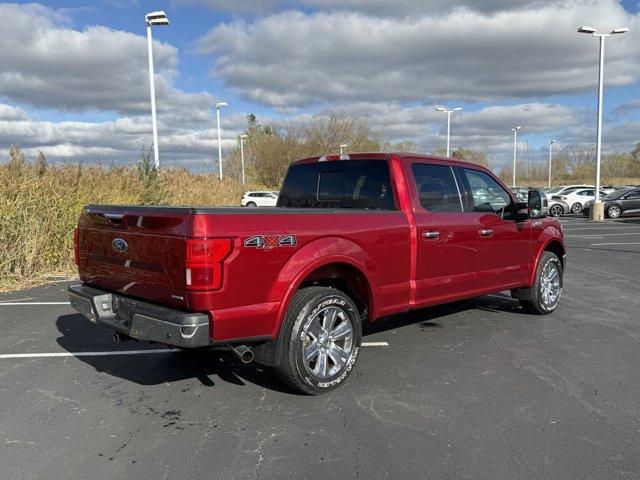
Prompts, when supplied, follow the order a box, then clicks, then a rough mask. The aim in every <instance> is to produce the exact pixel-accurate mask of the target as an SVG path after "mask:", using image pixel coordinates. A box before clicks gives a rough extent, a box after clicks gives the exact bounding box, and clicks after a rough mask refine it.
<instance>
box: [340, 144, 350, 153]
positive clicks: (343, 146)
mask: <svg viewBox="0 0 640 480" xmlns="http://www.w3.org/2000/svg"><path fill="white" fill-rule="evenodd" d="M348 146H349V144H348V143H343V144H342V145H340V155H344V149H345V148H347V147H348Z"/></svg>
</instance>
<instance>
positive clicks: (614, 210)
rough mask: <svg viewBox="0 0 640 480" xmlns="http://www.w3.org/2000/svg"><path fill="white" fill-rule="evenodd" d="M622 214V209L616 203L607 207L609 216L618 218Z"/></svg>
mask: <svg viewBox="0 0 640 480" xmlns="http://www.w3.org/2000/svg"><path fill="white" fill-rule="evenodd" d="M621 214H622V209H621V208H620V207H619V206H618V205H611V206H610V207H609V208H607V216H608V217H609V218H618V217H619V216H620V215H621Z"/></svg>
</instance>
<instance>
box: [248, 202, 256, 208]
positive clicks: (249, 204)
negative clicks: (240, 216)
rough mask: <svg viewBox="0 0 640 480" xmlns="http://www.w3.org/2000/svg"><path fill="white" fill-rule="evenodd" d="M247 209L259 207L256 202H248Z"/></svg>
mask: <svg viewBox="0 0 640 480" xmlns="http://www.w3.org/2000/svg"><path fill="white" fill-rule="evenodd" d="M246 206H247V207H257V206H258V205H256V204H255V202H248V203H247V205H246Z"/></svg>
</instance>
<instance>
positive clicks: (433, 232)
mask: <svg viewBox="0 0 640 480" xmlns="http://www.w3.org/2000/svg"><path fill="white" fill-rule="evenodd" d="M439 236H440V232H438V231H436V230H427V231H425V232H422V237H423V238H428V239H433V238H438V237H439Z"/></svg>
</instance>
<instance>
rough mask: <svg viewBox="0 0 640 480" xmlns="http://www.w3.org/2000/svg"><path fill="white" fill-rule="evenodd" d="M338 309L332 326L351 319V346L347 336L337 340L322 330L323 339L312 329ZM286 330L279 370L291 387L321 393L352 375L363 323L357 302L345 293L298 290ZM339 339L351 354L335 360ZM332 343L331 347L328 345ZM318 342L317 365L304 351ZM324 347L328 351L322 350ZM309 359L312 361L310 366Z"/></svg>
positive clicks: (315, 289)
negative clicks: (329, 313) (307, 358)
mask: <svg viewBox="0 0 640 480" xmlns="http://www.w3.org/2000/svg"><path fill="white" fill-rule="evenodd" d="M334 311H335V312H336V315H335V316H334V318H335V319H336V320H334V322H337V323H333V322H332V325H337V326H342V323H343V322H348V324H349V326H350V327H351V334H350V337H349V342H348V345H347V340H348V339H347V338H344V339H340V340H336V341H335V343H334V342H333V340H331V339H329V338H327V335H326V330H321V331H322V332H325V333H324V334H323V335H321V337H322V338H315V339H314V335H313V333H312V330H315V327H316V323H315V322H318V323H317V325H319V326H320V328H321V329H322V326H323V324H324V318H325V317H326V315H327V312H334ZM321 318H322V319H323V320H322V322H321V320H320V319H321ZM338 319H339V321H338ZM327 321H329V320H327ZM282 329H283V330H282V336H281V340H280V341H281V342H282V357H281V360H280V364H279V365H278V366H277V367H276V369H275V370H276V373H277V374H278V376H279V377H280V378H281V379H282V381H283V382H284V383H286V384H287V385H288V386H290V387H291V388H293V389H294V390H298V391H300V392H303V393H306V394H310V395H317V394H319V393H324V392H328V391H330V390H333V389H335V388H337V387H338V386H339V385H341V384H342V383H343V382H344V381H345V379H346V378H347V377H348V376H349V374H350V373H351V371H352V369H353V366H354V365H355V363H356V360H357V359H358V353H359V351H360V343H361V341H362V323H361V319H360V314H359V313H358V309H357V307H356V305H355V304H354V303H353V301H352V300H351V299H350V298H349V297H348V296H347V295H346V294H345V293H343V292H342V291H340V290H336V289H334V288H327V287H308V288H303V289H300V290H298V291H297V292H296V294H295V296H294V297H293V300H292V301H291V304H290V305H289V309H288V310H287V314H286V316H285V319H284V322H283V324H282ZM343 329H344V328H343ZM335 331H336V328H333V330H332V332H335ZM327 342H328V343H327ZM339 342H343V343H342V345H341V346H340V348H341V349H342V351H343V352H345V353H348V355H347V356H346V357H342V355H339V356H340V357H341V358H339V359H338V361H337V362H335V361H334V360H333V358H332V355H334V356H335V355H336V353H335V352H336V351H337V350H336V351H334V348H335V347H336V346H337V345H338V343H339ZM329 344H330V346H327V345H329ZM314 345H315V349H316V351H317V352H318V353H317V354H316V356H315V357H311V358H315V364H313V360H305V359H304V358H303V356H304V355H303V352H305V351H313V346H314ZM322 349H324V351H320V350H322ZM321 357H323V358H324V362H321ZM305 361H308V362H309V365H307V364H306V363H305ZM319 362H320V363H319ZM331 365H333V366H332V367H331ZM311 366H313V367H315V368H311ZM322 367H324V368H322ZM316 369H317V370H318V372H320V371H321V370H322V371H323V372H324V376H323V375H322V374H321V373H318V374H314V371H315V370H316ZM328 369H329V371H328Z"/></svg>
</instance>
